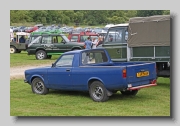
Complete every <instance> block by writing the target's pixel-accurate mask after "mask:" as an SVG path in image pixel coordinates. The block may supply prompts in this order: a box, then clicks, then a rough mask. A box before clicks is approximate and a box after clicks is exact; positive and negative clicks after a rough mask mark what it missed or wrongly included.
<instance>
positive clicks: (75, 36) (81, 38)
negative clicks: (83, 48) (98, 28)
mask: <svg viewBox="0 0 180 126" xmlns="http://www.w3.org/2000/svg"><path fill="white" fill-rule="evenodd" d="M89 36H90V37H91V38H93V37H96V38H98V34H96V33H94V32H80V33H70V34H69V35H68V39H69V40H70V41H71V42H85V40H86V39H87V37H89Z"/></svg>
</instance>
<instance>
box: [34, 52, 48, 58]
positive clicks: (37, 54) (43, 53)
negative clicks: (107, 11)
mask: <svg viewBox="0 0 180 126" xmlns="http://www.w3.org/2000/svg"><path fill="white" fill-rule="evenodd" d="M46 58H47V54H46V52H45V51H43V50H39V51H37V52H36V59H37V60H42V59H46Z"/></svg>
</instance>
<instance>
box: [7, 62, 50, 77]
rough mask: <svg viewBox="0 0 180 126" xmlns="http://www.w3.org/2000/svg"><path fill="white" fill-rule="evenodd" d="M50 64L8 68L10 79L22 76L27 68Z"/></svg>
mask: <svg viewBox="0 0 180 126" xmlns="http://www.w3.org/2000/svg"><path fill="white" fill-rule="evenodd" d="M44 66H50V64H43V65H36V66H18V67H11V68H10V79H19V78H24V71H25V70H27V69H32V68H38V67H44Z"/></svg>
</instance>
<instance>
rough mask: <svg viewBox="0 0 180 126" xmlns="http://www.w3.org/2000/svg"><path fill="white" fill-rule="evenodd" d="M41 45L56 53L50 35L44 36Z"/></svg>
mask: <svg viewBox="0 0 180 126" xmlns="http://www.w3.org/2000/svg"><path fill="white" fill-rule="evenodd" d="M41 46H42V47H43V48H44V49H45V50H46V53H54V51H53V48H54V45H53V43H52V37H51V36H50V35H46V36H42V42H41Z"/></svg>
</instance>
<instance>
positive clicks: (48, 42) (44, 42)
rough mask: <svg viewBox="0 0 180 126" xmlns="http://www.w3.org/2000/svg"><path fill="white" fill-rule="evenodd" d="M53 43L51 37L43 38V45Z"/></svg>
mask: <svg viewBox="0 0 180 126" xmlns="http://www.w3.org/2000/svg"><path fill="white" fill-rule="evenodd" d="M51 43H52V37H51V36H43V38H42V44H51Z"/></svg>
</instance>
